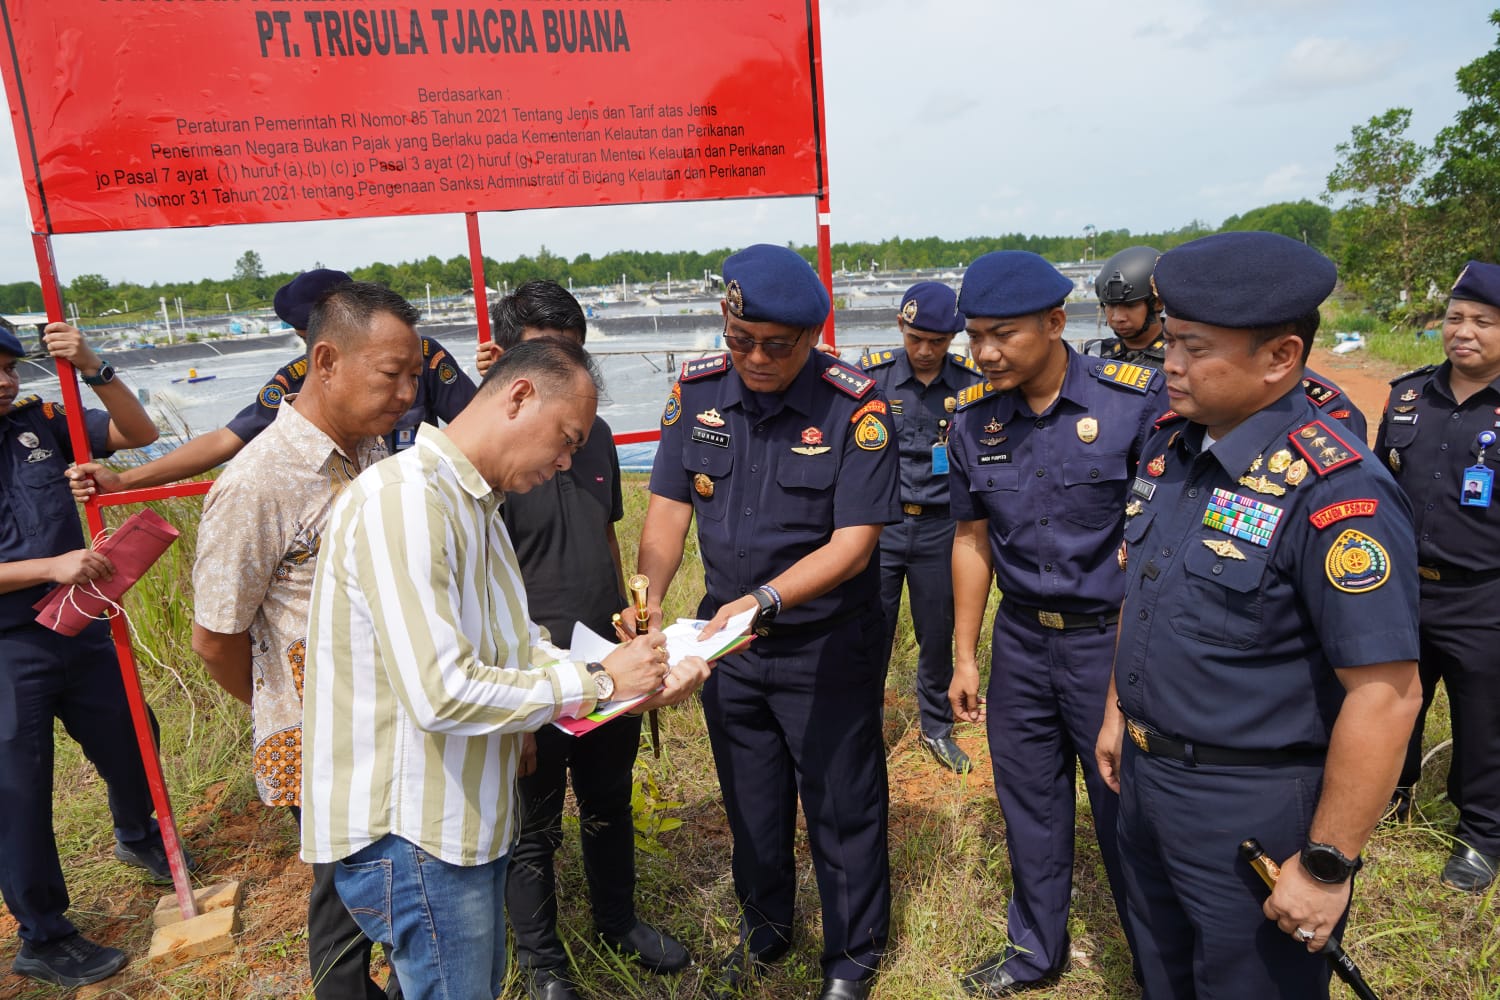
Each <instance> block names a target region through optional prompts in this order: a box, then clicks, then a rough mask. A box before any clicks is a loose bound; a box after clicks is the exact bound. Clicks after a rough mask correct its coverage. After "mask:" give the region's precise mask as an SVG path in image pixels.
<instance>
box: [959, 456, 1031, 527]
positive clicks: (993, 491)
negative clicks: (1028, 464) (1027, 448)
mask: <svg viewBox="0 0 1500 1000" xmlns="http://www.w3.org/2000/svg"><path fill="white" fill-rule="evenodd" d="M969 491H970V492H971V493H973V494H974V495H975V496H976V497H978V498H979V503H980V505H981V506H982V507H983V508H984V512H985V516H986V517H987V518H988V520H989V522H990V526H991V527H992V528H994V530H995V533H996V534H997V535H998V536H999V538H1000V541H1002V542H1004V541H1006V540H1008V539H1009V538H1010V536H1011V533H1012V532H1014V531H1015V530H1016V528H1017V527H1018V526H1019V525H1020V523H1021V521H1022V519H1023V518H1025V517H1026V516H1028V515H1027V514H1026V512H1025V511H1023V510H1022V509H1021V507H1022V497H1021V470H1020V469H1017V468H1013V467H1010V466H1002V467H998V468H997V467H996V466H993V465H976V466H971V467H970V468H969Z"/></svg>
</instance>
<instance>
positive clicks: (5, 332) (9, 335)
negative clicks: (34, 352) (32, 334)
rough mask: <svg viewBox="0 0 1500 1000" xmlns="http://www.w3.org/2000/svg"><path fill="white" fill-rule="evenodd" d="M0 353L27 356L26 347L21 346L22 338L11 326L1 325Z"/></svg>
mask: <svg viewBox="0 0 1500 1000" xmlns="http://www.w3.org/2000/svg"><path fill="white" fill-rule="evenodd" d="M0 354H13V355H15V356H16V357H18V358H24V357H25V356H26V348H24V347H22V346H21V338H20V337H17V336H16V332H15V331H14V330H12V329H11V328H10V327H9V326H0Z"/></svg>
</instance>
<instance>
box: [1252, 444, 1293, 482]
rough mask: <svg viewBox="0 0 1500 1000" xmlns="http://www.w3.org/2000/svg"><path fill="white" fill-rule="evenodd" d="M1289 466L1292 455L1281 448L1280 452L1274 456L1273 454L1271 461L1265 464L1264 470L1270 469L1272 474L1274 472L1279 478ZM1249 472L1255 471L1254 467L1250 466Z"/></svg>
mask: <svg viewBox="0 0 1500 1000" xmlns="http://www.w3.org/2000/svg"><path fill="white" fill-rule="evenodd" d="M1291 464H1292V453H1291V452H1290V451H1287V450H1286V449H1285V448H1283V449H1281V450H1280V451H1278V452H1277V453H1276V454H1274V455H1272V456H1271V460H1270V461H1269V462H1267V463H1266V468H1267V469H1270V470H1271V471H1272V472H1274V473H1275V474H1276V475H1278V476H1279V475H1281V474H1282V473H1283V472H1285V471H1286V470H1287V468H1288V466H1290V465H1291ZM1250 471H1251V472H1254V471H1255V467H1254V466H1251V468H1250Z"/></svg>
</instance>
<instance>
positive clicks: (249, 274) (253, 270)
mask: <svg viewBox="0 0 1500 1000" xmlns="http://www.w3.org/2000/svg"><path fill="white" fill-rule="evenodd" d="M265 276H266V269H265V267H263V266H262V265H261V262H260V254H258V253H256V252H255V251H254V250H246V251H245V252H244V253H242V254H240V259H239V260H237V261H235V262H234V280H235V281H239V282H245V283H247V284H248V283H250V282H258V281H260V280H261V279H263V278H264V277H265Z"/></svg>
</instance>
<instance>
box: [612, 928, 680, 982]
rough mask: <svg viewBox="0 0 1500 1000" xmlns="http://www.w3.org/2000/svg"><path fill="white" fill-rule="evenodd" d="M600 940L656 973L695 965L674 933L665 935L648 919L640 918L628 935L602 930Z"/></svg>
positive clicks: (674, 970) (678, 970)
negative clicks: (608, 932)
mask: <svg viewBox="0 0 1500 1000" xmlns="http://www.w3.org/2000/svg"><path fill="white" fill-rule="evenodd" d="M599 939H600V940H601V941H603V942H604V943H605V944H606V945H607V946H609V947H610V948H613V949H614V950H615V951H618V952H620V953H621V954H622V955H627V956H629V957H630V958H632V959H634V960H635V962H636V963H637V964H639V965H641V966H643V967H644V968H647V969H650V970H651V971H652V972H656V973H663V972H681V971H682V970H683V969H686V968H687V967H688V966H689V965H691V964H693V959H692V956H691V955H689V954H688V953H687V949H686V948H684V947H683V946H682V945H681V944H680V943H678V941H677V940H676V939H675V938H674V937H672V935H670V934H665V933H663V932H662V931H659V930H657V929H656V928H655V927H652V926H651V925H650V924H648V923H645V922H644V921H640V920H637V921H636V922H635V926H634V927H632V928H630V930H629V931H628V932H627V933H626V934H625V936H624V937H615V936H614V935H612V934H605V933H602V932H601V933H600V934H599Z"/></svg>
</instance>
